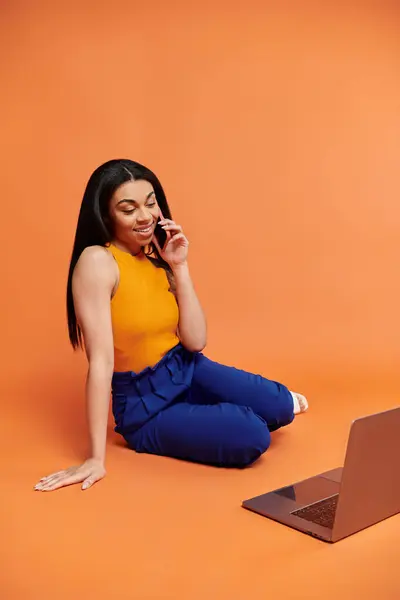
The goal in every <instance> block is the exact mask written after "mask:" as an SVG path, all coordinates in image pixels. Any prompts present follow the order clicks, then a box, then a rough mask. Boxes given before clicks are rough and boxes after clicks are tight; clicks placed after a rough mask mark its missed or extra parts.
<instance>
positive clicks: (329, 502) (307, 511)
mask: <svg viewBox="0 0 400 600" xmlns="http://www.w3.org/2000/svg"><path fill="white" fill-rule="evenodd" d="M338 498H339V494H335V495H334V496H330V497H329V498H325V500H320V501H319V502H315V503H314V504H309V505H308V506H305V507H304V508H300V509H299V510H295V511H294V512H292V515H295V516H296V517H300V518H301V519H305V520H306V521H311V523H316V524H317V525H322V527H328V529H332V528H333V523H334V521H335V513H336V508H337V503H338Z"/></svg>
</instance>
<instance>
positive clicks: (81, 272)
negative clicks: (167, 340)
mask: <svg viewBox="0 0 400 600" xmlns="http://www.w3.org/2000/svg"><path fill="white" fill-rule="evenodd" d="M116 277H117V272H116V265H115V262H114V260H113V259H112V257H111V256H110V255H109V254H108V253H107V252H106V251H105V250H103V249H102V248H88V249H87V250H86V251H85V252H83V254H82V256H81V258H80V259H79V262H78V264H77V266H76V269H75V272H74V277H73V280H72V290H73V296H74V304H75V311H76V316H77V319H78V322H79V323H80V326H81V328H82V332H83V337H84V340H85V350H86V354H87V358H88V362H89V369H88V374H87V380H86V407H87V417H88V426H89V437H90V455H91V458H94V459H97V460H99V461H101V462H104V460H105V447H106V434H107V419H108V408H109V400H110V389H111V378H112V374H113V368H114V348H113V335H112V326H111V311H110V298H111V292H112V289H113V287H114V285H115V282H116Z"/></svg>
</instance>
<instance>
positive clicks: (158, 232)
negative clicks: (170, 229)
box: [154, 219, 167, 249]
mask: <svg viewBox="0 0 400 600" xmlns="http://www.w3.org/2000/svg"><path fill="white" fill-rule="evenodd" d="M159 223H160V219H158V222H157V225H156V228H155V230H154V235H155V236H156V238H157V242H158V244H159V246H160V248H161V249H163V248H164V246H165V242H166V241H167V232H166V231H165V230H164V229H163V228H162V227H161V225H160V224H159Z"/></svg>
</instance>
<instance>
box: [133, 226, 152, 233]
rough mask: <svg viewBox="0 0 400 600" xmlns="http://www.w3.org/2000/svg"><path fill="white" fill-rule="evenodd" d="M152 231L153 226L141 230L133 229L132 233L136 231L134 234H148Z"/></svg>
mask: <svg viewBox="0 0 400 600" xmlns="http://www.w3.org/2000/svg"><path fill="white" fill-rule="evenodd" d="M152 229H153V224H151V225H149V226H148V227H142V228H141V229H134V231H136V233H150V232H151V230H152Z"/></svg>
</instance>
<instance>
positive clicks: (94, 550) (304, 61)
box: [0, 0, 400, 600]
mask: <svg viewBox="0 0 400 600" xmlns="http://www.w3.org/2000/svg"><path fill="white" fill-rule="evenodd" d="M0 10H1V18H0V39H1V42H0V44H1V48H0V50H1V55H2V61H1V83H2V85H1V87H2V92H1V100H0V102H1V117H2V126H1V130H2V149H1V158H2V167H3V168H2V186H1V193H2V200H1V202H2V219H1V228H2V232H1V237H2V241H3V269H2V281H3V293H2V295H1V318H2V338H3V339H2V350H1V360H2V369H1V373H0V384H1V387H2V394H1V398H2V419H1V422H2V423H1V428H2V432H1V437H0V443H1V456H2V459H3V461H4V465H3V468H2V473H3V488H4V490H5V499H6V509H5V512H4V515H5V517H6V518H5V519H4V521H5V522H4V527H3V530H4V531H5V534H4V535H5V539H6V540H7V543H6V545H3V547H2V548H1V553H2V554H3V556H1V561H0V565H1V566H0V581H1V586H0V590H1V591H2V596H3V597H4V598H6V599H7V600H11V599H12V600H13V599H14V598H15V599H18V600H19V599H20V598H21V599H24V600H30V599H36V598H42V599H47V598H53V597H57V598H64V597H65V598H71V597H76V596H77V595H78V596H79V597H80V596H82V597H86V598H90V599H91V598H96V599H97V600H99V599H101V598H113V599H114V598H115V599H117V598H118V599H119V598H139V599H147V598H172V599H179V600H180V599H181V598H182V599H185V600H192V599H193V600H194V599H197V598H204V597H209V598H210V599H212V600H214V598H215V599H217V598H218V599H219V598H228V599H229V600H234V599H236V598H237V599H240V600H242V599H243V598H252V599H255V600H257V599H258V598H260V599H263V600H264V599H265V598H266V597H267V596H269V595H271V594H279V597H280V598H282V599H286V598H307V599H308V598H324V599H325V598H331V597H332V598H333V597H336V595H338V594H340V596H341V597H342V598H351V599H353V598H372V597H375V595H376V594H377V593H379V595H380V597H381V598H384V599H385V600H390V599H392V598H393V599H395V598H398V597H400V583H399V582H398V580H397V577H396V576H395V569H396V565H397V562H398V550H397V548H398V546H397V543H398V539H399V534H400V523H399V518H398V517H396V518H394V519H392V520H390V521H387V522H385V523H382V524H380V525H379V526H377V527H375V528H373V529H371V530H369V531H367V532H363V533H360V534H358V535H357V536H354V537H353V538H351V539H349V540H346V541H344V542H341V543H339V544H338V545H336V546H333V547H330V546H325V545H323V544H321V543H319V542H317V541H315V540H313V539H311V538H307V537H306V536H302V535H301V534H299V533H296V532H292V531H291V530H289V529H287V528H285V527H283V526H280V525H276V524H274V523H272V522H269V521H267V520H266V519H261V518H260V517H257V516H256V515H251V514H250V513H247V512H246V511H243V510H242V509H241V508H240V503H241V500H243V499H244V498H246V497H249V496H252V495H255V494H257V493H262V492H264V491H268V490H270V489H273V488H274V487H277V486H280V485H284V484H287V483H290V482H291V481H293V480H296V479H300V478H302V477H306V476H309V475H313V474H315V473H317V472H318V471H321V470H325V469H327V468H330V467H335V466H337V465H338V464H340V463H341V461H342V459H343V452H344V448H345V443H346V439H347V433H348V427H349V423H350V420H351V419H352V418H355V417H357V416H359V415H361V414H365V413H368V412H374V411H377V410H381V409H384V408H388V407H391V406H394V405H396V404H398V395H397V394H398V390H399V387H400V377H399V370H398V364H399V359H400V346H399V339H400V320H399V318H398V307H399V305H400V285H399V259H400V252H399V228H400V208H399V200H398V199H399V192H400V183H399V176H398V173H399V166H400V160H399V139H400V112H399V106H400V76H399V74H400V12H399V10H398V7H397V6H396V3H395V2H389V1H387V2H385V1H383V0H381V1H379V2H378V1H376V2H363V3H359V4H355V3H351V2H338V1H333V0H332V1H326V2H311V1H304V2H300V1H299V2H295V1H294V2H287V1H281V2H280V1H278V0H275V1H274V0H270V1H267V0H264V1H263V2H256V1H255V0H248V1H247V2H244V3H235V2H233V3H232V2H230V3H228V2H222V1H218V0H217V1H215V2H207V1H205V2H201V3H197V4H196V6H190V3H187V2H183V1H176V2H161V1H159V2H148V3H145V2H141V3H139V2H128V1H127V2H121V1H119V0H115V1H114V2H112V3H107V5H106V8H105V7H104V8H103V7H102V6H101V3H95V2H91V1H88V0H87V1H81V2H73V1H69V2H64V1H60V2H57V3H50V2H47V3H45V2H40V1H36V2H35V1H31V2H29V1H23V0H19V1H18V0H13V1H12V2H6V1H4V2H2V3H1V9H0ZM116 157H127V158H132V159H134V160H138V161H140V162H143V163H144V164H146V165H147V166H149V167H150V168H151V169H153V170H154V171H155V172H156V173H157V175H158V176H159V178H160V179H161V181H162V183H163V185H164V187H165V189H166V192H167V197H168V199H169V202H170V204H171V207H172V210H173V214H174V217H175V219H176V220H177V221H178V222H180V223H181V224H182V225H183V226H184V229H185V231H186V234H187V236H188V237H189V239H190V241H191V247H190V256H191V259H190V260H191V268H192V274H193V277H194V279H195V283H196V287H197V290H198V293H199V295H200V298H201V300H202V303H203V305H204V308H205V309H206V312H207V317H208V323H209V344H208V348H207V353H208V355H209V356H210V357H212V358H214V359H216V360H220V361H222V362H225V363H227V364H235V365H236V366H239V367H242V368H245V369H249V370H252V371H258V372H261V373H263V374H264V375H266V376H268V377H270V378H275V379H279V380H282V381H283V382H284V383H286V384H287V385H288V386H289V387H291V388H292V389H297V390H298V391H302V392H304V393H306V394H307V395H308V396H309V399H310V402H311V410H310V413H309V414H308V415H307V416H305V417H301V418H299V420H298V421H297V420H296V424H295V425H293V426H292V427H291V428H288V429H287V430H285V431H282V432H277V434H276V435H275V436H274V439H275V444H273V446H272V448H271V449H270V450H269V452H268V453H267V455H266V456H265V457H263V459H262V460H261V461H260V462H259V463H258V464H257V465H256V466H255V467H254V468H252V469H248V470H246V471H244V472H226V471H220V470H214V469H210V468H206V467H200V466H194V465H189V464H185V463H179V462H177V461H172V460H168V459H163V458H158V457H149V456H139V455H136V454H135V453H133V452H130V451H128V450H125V448H124V447H123V446H122V445H121V443H120V442H119V441H118V440H117V438H116V436H115V435H114V434H113V433H112V424H111V423H110V444H109V446H110V447H109V452H108V463H107V466H108V471H109V475H108V477H107V478H106V479H105V480H104V482H102V483H101V484H99V485H98V486H96V487H95V488H94V489H93V490H91V491H90V492H86V493H85V494H84V495H83V496H82V493H81V492H80V490H79V489H78V488H76V487H75V488H70V489H67V490H62V491H61V492H57V493H54V494H47V495H44V494H34V493H33V492H32V491H31V488H32V486H33V484H34V483H36V481H37V479H38V478H39V477H40V476H42V475H45V474H47V473H48V472H51V471H53V470H56V469H59V468H62V467H64V466H69V464H72V463H73V462H76V461H79V460H81V459H82V456H83V454H84V452H85V447H86V441H85V440H86V437H85V435H86V433H85V432H86V430H85V423H84V404H83V402H84V399H83V381H84V376H85V368H86V366H85V361H84V359H83V357H82V356H81V357H77V356H76V355H74V354H73V353H72V350H71V349H70V347H69V345H68V340H67V330H66V323H65V308H64V305H65V300H64V297H65V282H66V274H67V268H68V261H69V256H70V252H71V248H72V240H73V235H74V231H75V225H76V220H77V214H78V210H79V205H80V201H81V197H82V194H83V190H84V186H85V184H86V181H87V179H88V177H89V175H90V173H91V172H92V171H93V170H94V169H95V168H96V167H97V166H98V165H99V164H100V163H101V162H104V161H106V160H108V159H110V158H116ZM213 536H215V539H214V540H213V541H212V537H213ZM396 557H397V560H396ZM245 569H248V573H245ZM3 590H4V593H3Z"/></svg>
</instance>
